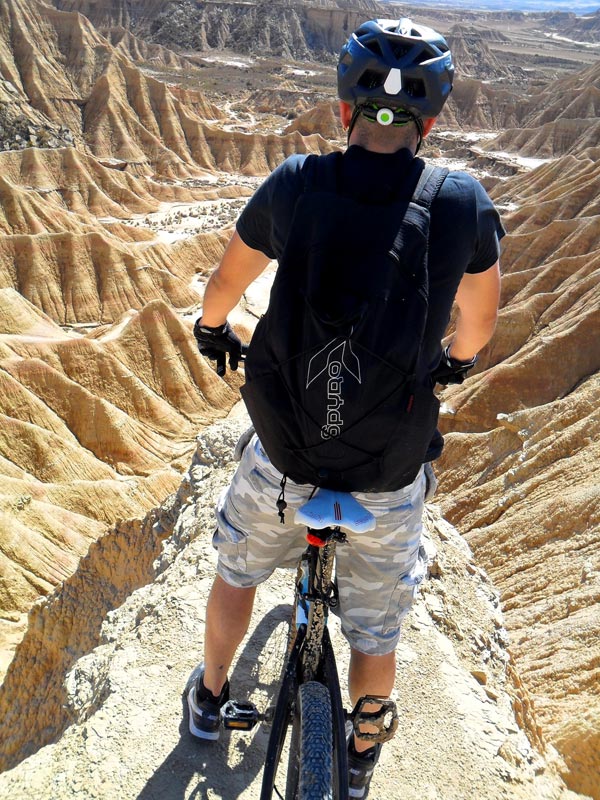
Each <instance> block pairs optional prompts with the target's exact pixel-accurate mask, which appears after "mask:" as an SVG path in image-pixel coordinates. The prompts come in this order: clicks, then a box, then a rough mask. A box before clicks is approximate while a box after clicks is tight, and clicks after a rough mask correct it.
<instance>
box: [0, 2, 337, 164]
mask: <svg viewBox="0 0 600 800" xmlns="http://www.w3.org/2000/svg"><path fill="white" fill-rule="evenodd" d="M31 47H33V53H32V52H30V48H31ZM0 72H1V73H2V75H3V77H4V79H5V80H6V81H9V82H10V84H11V86H12V87H13V88H14V89H16V93H9V95H7V102H8V103H9V108H10V107H14V112H13V114H12V116H17V115H18V114H21V115H24V116H26V117H27V118H28V119H31V120H32V121H33V122H34V123H36V124H40V123H41V122H42V121H44V122H46V123H49V124H51V125H57V124H62V125H66V126H67V127H68V128H69V130H70V131H71V132H72V134H73V135H74V137H75V139H76V141H78V142H79V143H80V145H82V146H83V143H84V142H85V145H86V147H88V148H89V149H90V150H91V152H92V153H93V154H94V155H95V156H97V157H102V158H118V159H122V160H124V161H127V162H129V163H130V164H131V165H134V166H135V167H136V169H137V170H138V171H139V172H144V173H147V174H148V173H150V172H155V173H158V174H160V175H162V176H163V177H169V178H184V177H189V175H190V174H198V173H199V171H200V170H201V169H208V170H216V169H223V170H226V171H232V170H236V171H238V172H242V173H247V174H264V173H266V172H268V171H269V170H270V169H272V168H273V167H274V166H275V165H276V164H277V163H279V162H280V161H281V160H282V159H283V158H285V156H287V155H290V154H291V153H292V152H307V151H308V150H310V149H315V150H317V151H319V150H321V149H325V150H328V149H329V148H328V146H327V144H326V143H325V141H324V140H323V139H320V138H319V137H312V138H311V139H310V140H306V139H304V138H303V137H301V136H300V135H299V134H293V135H291V136H289V137H280V136H279V137H275V136H266V138H264V139H263V138H262V137H261V136H260V135H258V134H242V133H236V132H229V133H228V132H226V131H223V130H221V129H220V128H217V127H215V126H212V125H210V124H207V120H213V121H214V120H218V119H219V118H220V117H221V112H220V111H219V110H218V109H217V108H216V107H215V106H213V105H212V104H210V103H208V101H206V100H205V99H201V98H200V96H199V95H198V94H197V93H196V94H192V95H188V96H184V97H183V98H182V95H181V93H177V92H175V93H174V92H172V91H171V89H170V88H169V86H167V85H166V84H165V83H162V82H160V81H158V80H156V79H155V78H152V77H151V76H149V75H144V74H143V73H141V72H140V71H139V69H138V68H137V67H135V66H134V65H133V63H132V62H131V61H130V60H129V59H128V58H127V57H125V56H124V55H122V54H121V52H119V51H117V50H115V49H114V48H113V47H112V46H111V45H110V44H109V43H108V41H107V40H106V39H104V38H103V37H102V36H100V35H99V34H98V33H97V32H96V31H95V29H94V28H93V27H92V26H91V24H90V23H89V22H88V21H87V19H86V18H85V17H83V16H82V15H80V14H77V13H74V12H69V13H67V12H61V11H56V10H54V9H53V8H51V7H49V6H47V5H45V4H44V3H41V2H37V0H33V2H27V3H26V2H25V1H24V0H8V2H6V3H4V4H3V6H2V9H0ZM178 95H179V96H178ZM190 99H191V101H192V102H191V103H189V102H186V101H189V100H190ZM257 136H258V138H257Z"/></svg>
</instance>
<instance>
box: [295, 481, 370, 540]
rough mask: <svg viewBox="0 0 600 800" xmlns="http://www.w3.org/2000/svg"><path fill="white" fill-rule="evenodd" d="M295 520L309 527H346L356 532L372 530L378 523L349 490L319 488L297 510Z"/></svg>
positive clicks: (317, 528)
mask: <svg viewBox="0 0 600 800" xmlns="http://www.w3.org/2000/svg"><path fill="white" fill-rule="evenodd" d="M294 521H295V522H297V523H298V524H301V525H306V526H308V527H309V528H315V529H316V530H321V529H322V528H336V527H339V528H345V529H346V530H348V531H354V532H355V533H364V532H365V531H372V530H373V529H374V528H375V525H376V524H377V523H376V521H375V517H374V516H373V514H371V512H370V511H367V509H366V508H364V507H363V506H361V504H360V503H359V502H358V500H356V499H355V498H354V497H352V495H351V494H348V493H347V492H334V491H332V490H331V489H317V491H316V492H315V493H314V495H313V496H312V497H311V499H310V500H309V501H308V502H307V503H305V504H304V505H303V506H300V508H299V509H297V510H296V515H295V517H294Z"/></svg>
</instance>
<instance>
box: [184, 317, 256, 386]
mask: <svg viewBox="0 0 600 800" xmlns="http://www.w3.org/2000/svg"><path fill="white" fill-rule="evenodd" d="M194 336H195V337H196V342H197V343H198V350H199V351H200V353H201V354H202V355H203V356H206V358H215V359H216V361H217V375H225V363H226V355H227V354H229V368H230V369H232V370H236V369H237V368H238V364H239V362H240V361H242V360H243V358H244V352H245V349H246V348H245V347H244V346H243V345H242V343H241V341H240V339H239V337H238V336H237V335H236V334H235V333H234V332H233V329H232V327H231V325H230V324H229V323H228V322H225V324H224V325H217V327H216V328H210V327H209V326H208V325H201V324H200V320H199V319H197V320H196V322H195V324H194Z"/></svg>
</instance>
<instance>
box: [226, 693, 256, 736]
mask: <svg viewBox="0 0 600 800" xmlns="http://www.w3.org/2000/svg"><path fill="white" fill-rule="evenodd" d="M260 718H261V717H260V714H259V713H258V709H257V708H256V706H255V705H254V703H251V702H249V701H248V700H228V701H227V702H226V703H225V705H224V706H223V707H222V708H221V719H222V720H223V727H224V728H227V729H228V730H236V731H251V730H252V728H253V727H254V726H255V725H256V723H257V722H258V721H259V720H260Z"/></svg>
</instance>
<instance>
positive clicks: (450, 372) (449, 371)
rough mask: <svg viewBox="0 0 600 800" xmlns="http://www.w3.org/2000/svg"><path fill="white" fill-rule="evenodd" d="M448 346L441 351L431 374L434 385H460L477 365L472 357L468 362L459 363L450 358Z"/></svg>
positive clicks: (456, 359)
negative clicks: (438, 360) (437, 362)
mask: <svg viewBox="0 0 600 800" xmlns="http://www.w3.org/2000/svg"><path fill="white" fill-rule="evenodd" d="M449 350H450V345H448V347H446V348H444V350H443V351H442V357H441V359H440V363H439V364H438V365H437V367H436V368H435V369H434V370H433V372H432V378H433V380H434V381H435V382H436V383H441V384H442V386H447V385H448V384H449V383H462V382H463V381H464V379H465V378H466V377H467V373H468V371H469V370H470V369H473V367H474V366H475V364H476V363H477V356H473V358H471V359H470V360H469V361H460V360H459V359H458V358H452V356H451V355H450V353H449Z"/></svg>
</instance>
